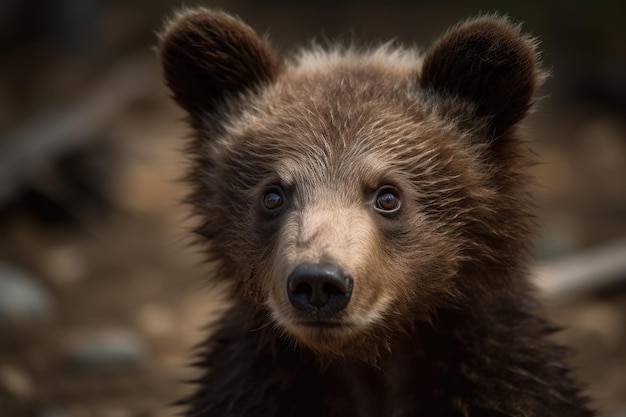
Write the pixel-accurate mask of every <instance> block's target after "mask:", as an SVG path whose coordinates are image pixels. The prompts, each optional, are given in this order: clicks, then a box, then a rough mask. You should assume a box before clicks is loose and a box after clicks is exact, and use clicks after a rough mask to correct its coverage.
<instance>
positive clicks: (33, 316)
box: [0, 263, 55, 322]
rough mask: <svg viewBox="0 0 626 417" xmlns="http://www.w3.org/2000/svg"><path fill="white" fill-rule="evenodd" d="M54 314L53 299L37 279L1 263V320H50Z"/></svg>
mask: <svg viewBox="0 0 626 417" xmlns="http://www.w3.org/2000/svg"><path fill="white" fill-rule="evenodd" d="M54 315H55V308H54V302H53V299H52V297H51V296H50V294H49V293H48V291H47V290H46V289H45V288H44V287H43V286H41V285H40V284H39V283H38V282H37V280H36V279H34V278H33V277H31V276H29V275H28V274H27V273H26V272H24V271H21V270H19V269H17V268H15V267H13V266H9V265H7V264H3V263H0V320H5V321H10V322H24V321H48V320H50V319H52V318H53V317H54Z"/></svg>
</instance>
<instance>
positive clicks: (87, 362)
mask: <svg viewBox="0 0 626 417" xmlns="http://www.w3.org/2000/svg"><path fill="white" fill-rule="evenodd" d="M69 340H70V343H69V345H68V347H67V349H68V355H69V360H70V361H71V362H72V363H74V364H77V365H79V366H82V367H85V368H94V369H96V368H97V369H107V368H128V367H134V366H137V365H139V364H140V363H141V362H142V361H143V360H144V359H145V357H146V354H147V349H146V346H145V344H144V342H143V341H142V340H141V339H140V338H139V336H137V335H136V334H135V333H133V332H130V331H128V330H100V331H93V332H81V333H76V334H75V335H73V337H70V339H69Z"/></svg>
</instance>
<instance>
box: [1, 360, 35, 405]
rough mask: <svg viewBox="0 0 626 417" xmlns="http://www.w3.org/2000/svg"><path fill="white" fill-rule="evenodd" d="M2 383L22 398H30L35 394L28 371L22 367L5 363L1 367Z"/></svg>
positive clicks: (11, 392) (15, 395)
mask: <svg viewBox="0 0 626 417" xmlns="http://www.w3.org/2000/svg"><path fill="white" fill-rule="evenodd" d="M0 385H2V386H3V387H4V389H5V390H6V391H7V392H9V393H10V394H11V395H13V396H14V397H15V398H18V399H20V400H28V399H30V398H31V397H32V396H33V385H32V383H31V381H30V378H29V377H28V375H27V374H26V372H24V371H22V370H21V369H19V368H17V367H15V366H11V365H4V366H1V367H0Z"/></svg>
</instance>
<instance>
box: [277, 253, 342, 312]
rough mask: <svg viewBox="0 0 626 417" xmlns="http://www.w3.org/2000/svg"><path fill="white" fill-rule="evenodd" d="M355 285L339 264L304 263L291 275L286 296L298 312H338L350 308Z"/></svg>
mask: <svg viewBox="0 0 626 417" xmlns="http://www.w3.org/2000/svg"><path fill="white" fill-rule="evenodd" d="M352 282H353V281H352V277H351V276H350V274H348V273H347V272H346V271H344V270H343V269H342V268H341V267H340V266H339V265H337V264H336V263H332V262H323V263H303V264H300V265H298V266H297V267H296V269H294V270H293V272H292V273H291V275H289V278H288V279H287V293H288V294H289V301H291V304H293V306H294V307H296V308H297V309H299V310H303V311H309V312H314V311H319V312H325V313H336V312H337V311H340V310H342V309H343V308H345V307H346V306H347V305H348V302H349V301H350V296H351V295H352Z"/></svg>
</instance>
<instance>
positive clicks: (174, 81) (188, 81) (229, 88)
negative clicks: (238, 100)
mask: <svg viewBox="0 0 626 417" xmlns="http://www.w3.org/2000/svg"><path fill="white" fill-rule="evenodd" d="M158 51H159V55H160V58H161V65H162V67H163V73H164V76H165V81H166V83H167V85H168V87H169V88H170V90H171V91H172V93H173V95H174V99H175V100H176V102H177V103H178V104H179V105H180V106H181V107H182V108H184V109H185V110H187V111H188V112H189V113H190V114H191V115H192V116H197V117H199V116H201V115H203V114H207V113H208V114H210V113H212V112H214V111H216V110H217V109H218V108H219V106H220V105H221V104H223V103H224V101H225V99H226V98H227V97H232V96H237V95H240V94H241V93H245V92H248V91H254V90H255V89H257V88H259V87H260V86H262V85H263V84H266V83H270V82H272V81H274V80H275V78H276V76H277V75H278V72H279V68H280V65H279V62H278V58H277V57H276V54H275V53H274V52H273V50H272V49H271V47H270V45H269V44H268V43H267V42H266V41H264V40H263V39H261V38H260V37H259V35H257V33H256V32H255V31H254V30H253V29H252V28H250V27H249V26H247V25H246V24H245V23H243V22H242V21H240V20H239V19H237V18H235V17H232V16H230V15H228V14H226V13H221V12H213V11H209V10H205V9H198V10H191V11H186V12H184V13H181V14H179V15H178V16H176V17H175V18H174V19H173V20H172V21H171V22H169V23H168V24H167V26H166V28H165V30H164V31H163V32H162V33H161V35H160V36H159V44H158Z"/></svg>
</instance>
